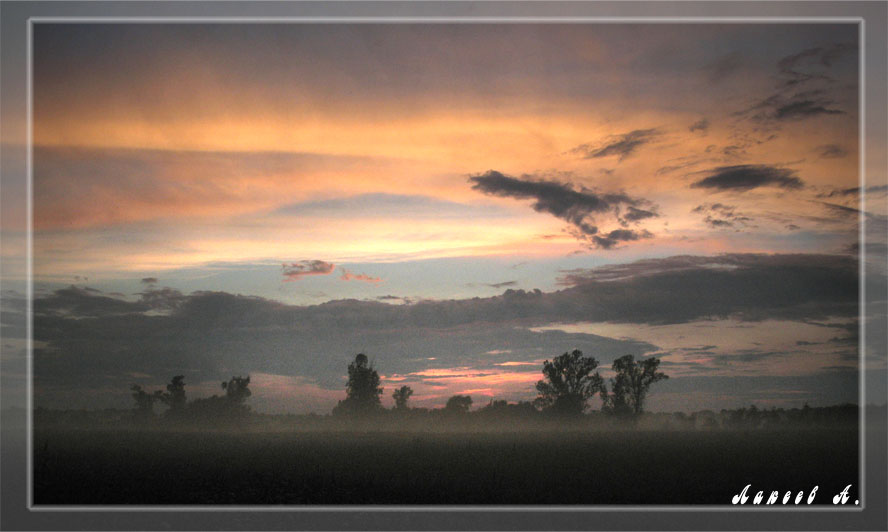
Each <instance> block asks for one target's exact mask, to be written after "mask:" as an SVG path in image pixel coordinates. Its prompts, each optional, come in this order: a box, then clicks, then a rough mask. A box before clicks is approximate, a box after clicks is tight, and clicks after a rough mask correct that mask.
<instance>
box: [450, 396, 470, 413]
mask: <svg viewBox="0 0 888 532" xmlns="http://www.w3.org/2000/svg"><path fill="white" fill-rule="evenodd" d="M471 407H472V398H471V397H469V396H468V395H454V396H453V397H451V398H450V399H448V400H447V405H446V406H444V410H446V411H447V412H453V413H457V414H465V413H466V412H468V411H469V408H471Z"/></svg>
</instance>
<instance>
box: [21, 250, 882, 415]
mask: <svg viewBox="0 0 888 532" xmlns="http://www.w3.org/2000/svg"><path fill="white" fill-rule="evenodd" d="M868 283H869V286H870V287H871V288H873V289H874V290H876V292H875V293H883V294H884V293H886V289H885V288H886V285H885V279H884V276H877V277H874V278H873V279H871V280H869V281H868ZM562 284H563V288H562V289H560V290H558V291H555V292H547V293H544V292H541V291H539V290H533V291H524V290H512V289H509V290H506V291H505V292H504V293H503V294H501V295H498V296H493V297H487V298H472V299H463V300H444V301H419V302H414V303H410V304H404V305H391V304H388V303H383V302H381V301H358V300H353V299H351V300H338V301H329V302H327V303H323V304H320V305H309V306H293V305H286V304H282V303H279V302H275V301H271V300H267V299H263V298H259V297H246V296H238V295H233V294H228V293H224V292H196V293H192V294H189V295H182V294H178V293H175V292H174V291H159V293H158V294H155V295H152V296H144V295H143V300H140V301H136V302H126V301H120V300H116V299H114V298H109V297H106V296H102V295H96V294H94V293H91V292H87V291H85V290H80V289H76V288H66V289H62V290H58V291H56V292H53V293H51V294H49V295H47V296H43V297H38V298H37V299H35V301H34V309H35V315H34V339H35V340H37V341H38V343H37V344H36V348H35V351H34V374H35V386H36V391H37V397H38V404H39V403H40V402H41V398H46V397H50V396H51V392H50V391H47V390H51V389H53V387H54V386H55V387H68V388H70V387H76V386H96V387H98V386H113V387H114V388H115V389H118V390H119V391H120V398H121V400H122V401H123V404H129V397H128V396H127V394H126V390H127V389H128V387H129V384H131V380H132V378H131V377H130V375H131V374H132V373H133V372H140V373H144V374H146V375H151V376H152V377H151V379H146V382H148V383H149V384H152V382H156V384H157V385H160V384H161V383H162V382H164V381H166V380H168V379H169V377H170V376H171V375H177V374H185V375H186V378H188V379H190V381H189V382H199V381H202V380H213V379H221V378H227V377H230V376H231V375H232V374H238V373H247V372H265V373H269V374H276V375H299V376H303V377H306V378H308V379H310V381H311V382H316V383H317V384H319V385H320V386H322V387H324V388H329V389H337V390H341V389H342V386H343V380H342V375H343V373H344V368H345V367H346V365H347V363H348V361H349V358H350V357H353V356H354V353H356V352H359V351H361V352H366V353H369V354H371V355H372V356H374V357H376V360H377V363H378V365H379V367H381V368H385V371H397V372H399V373H410V372H416V371H421V370H424V369H428V368H433V367H440V368H452V367H462V366H475V365H477V364H483V363H484V361H485V360H486V361H488V362H489V360H490V359H489V357H490V355H488V354H485V353H487V352H490V351H492V350H509V351H510V352H509V357H510V358H509V359H510V360H514V361H532V360H537V359H539V358H540V356H541V354H542V355H546V354H551V353H560V352H563V351H564V349H565V346H572V347H577V348H579V349H581V350H583V351H584V352H590V353H595V354H596V357H597V358H599V360H601V361H602V363H603V364H608V363H609V362H611V361H612V360H613V359H614V358H616V357H618V356H620V355H623V354H627V353H634V354H636V355H641V354H643V353H648V352H653V351H656V350H657V348H656V347H655V346H651V345H650V344H645V343H643V342H634V341H624V340H614V339H609V338H602V337H600V336H596V335H593V334H574V333H566V332H563V331H557V330H542V331H541V330H532V329H530V328H531V327H539V326H545V325H550V324H553V323H575V322H581V321H582V322H586V321H592V322H604V321H610V322H615V323H640V324H669V323H684V322H689V321H696V320H701V319H706V320H708V319H718V318H725V317H733V318H736V319H740V320H751V321H758V320H767V319H790V320H804V321H811V322H816V321H818V320H820V321H823V322H825V320H827V319H829V318H833V317H844V318H848V319H853V318H855V317H856V316H858V314H859V304H858V269H857V261H856V259H854V258H853V257H850V256H848V255H743V254H736V255H720V256H716V257H695V256H679V257H669V258H665V259H650V260H646V261H639V262H634V263H630V264H622V265H610V266H604V267H600V268H596V269H592V270H576V271H572V272H565V275H564V277H563V278H562ZM879 290H880V291H879ZM382 297H384V298H386V296H382ZM152 298H154V300H152ZM386 299H387V298H386ZM159 301H164V302H167V303H166V304H164V305H161V303H159ZM149 302H150V304H149ZM172 302H176V303H175V304H172ZM160 306H165V307H166V308H168V309H169V310H168V311H167V312H162V313H158V312H157V308H158V307H160ZM430 358H434V359H435V360H434V361H429V359H430ZM498 362H499V360H498ZM152 385H153V384H152ZM297 408H298V406H297Z"/></svg>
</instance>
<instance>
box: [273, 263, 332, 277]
mask: <svg viewBox="0 0 888 532" xmlns="http://www.w3.org/2000/svg"><path fill="white" fill-rule="evenodd" d="M335 267H336V265H334V264H331V263H329V262H324V261H322V260H301V261H299V262H291V263H289V264H282V265H281V274H283V276H284V281H298V280H299V279H302V278H303V277H305V276H307V275H330V274H331V273H333V269H334V268H335Z"/></svg>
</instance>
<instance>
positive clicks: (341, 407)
mask: <svg viewBox="0 0 888 532" xmlns="http://www.w3.org/2000/svg"><path fill="white" fill-rule="evenodd" d="M345 393H346V397H345V400H343V401H340V402H339V404H338V405H337V406H336V408H335V409H334V413H341V412H348V413H357V412H370V411H373V410H376V409H378V408H380V406H381V405H380V401H379V396H380V395H382V388H380V387H379V374H378V373H377V372H376V370H375V369H373V365H372V364H370V362H369V360H368V359H367V355H365V354H363V353H359V354H358V355H357V356H356V357H355V361H354V362H352V363H351V364H349V365H348V382H347V383H346V385H345Z"/></svg>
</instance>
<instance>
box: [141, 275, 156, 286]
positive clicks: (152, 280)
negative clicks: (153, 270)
mask: <svg viewBox="0 0 888 532" xmlns="http://www.w3.org/2000/svg"><path fill="white" fill-rule="evenodd" d="M141 282H142V284H155V283H157V277H144V278H143V279H142V281H141Z"/></svg>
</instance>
